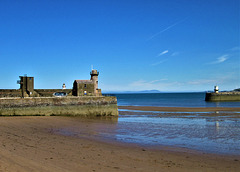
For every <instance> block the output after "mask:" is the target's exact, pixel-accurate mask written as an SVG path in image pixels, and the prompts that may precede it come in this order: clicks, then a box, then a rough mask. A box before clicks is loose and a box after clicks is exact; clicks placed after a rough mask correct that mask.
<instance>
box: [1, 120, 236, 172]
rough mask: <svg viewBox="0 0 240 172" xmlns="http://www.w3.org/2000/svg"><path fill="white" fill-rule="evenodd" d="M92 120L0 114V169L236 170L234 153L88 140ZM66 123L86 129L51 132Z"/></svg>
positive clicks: (52, 171) (92, 132)
mask: <svg viewBox="0 0 240 172" xmlns="http://www.w3.org/2000/svg"><path fill="white" fill-rule="evenodd" d="M92 122H96V120H94V119H84V118H74V117H54V116H51V117H46V116H45V117H40V116H36V117H1V118H0V140H1V144H0V171H1V172H7V171H14V172H15V171H19V172H21V171H24V172H28V171H51V172H55V171H58V172H59V171H61V172H62V171H104V172H105V171H131V172H132V171H151V172H152V171H240V157H239V156H226V155H214V154H204V153H200V152H194V151H190V150H181V149H175V148H171V147H168V148H166V149H165V148H162V149H158V150H156V149H153V148H145V147H140V146H137V145H129V144H120V143H116V142H107V141H104V140H102V141H101V140H99V139H94V137H91V135H94V132H96V131H94V125H93V126H92V125H91V123H92ZM68 126H72V127H74V126H78V127H79V128H80V129H82V130H83V131H85V130H88V129H89V130H91V132H89V136H88V135H85V136H84V137H73V136H64V135H59V134H56V133H55V132H54V131H55V130H56V129H58V128H62V127H68ZM90 127H91V128H90ZM102 127H104V126H102ZM96 129H97V128H96Z"/></svg>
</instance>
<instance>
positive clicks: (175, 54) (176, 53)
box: [171, 52, 179, 56]
mask: <svg viewBox="0 0 240 172" xmlns="http://www.w3.org/2000/svg"><path fill="white" fill-rule="evenodd" d="M177 55H179V52H174V53H172V54H171V56H177Z"/></svg>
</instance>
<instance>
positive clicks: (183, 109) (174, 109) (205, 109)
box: [118, 106, 240, 112]
mask: <svg viewBox="0 0 240 172" xmlns="http://www.w3.org/2000/svg"><path fill="white" fill-rule="evenodd" d="M118 109H128V110H140V111H161V112H216V111H228V112H240V107H154V106H118Z"/></svg>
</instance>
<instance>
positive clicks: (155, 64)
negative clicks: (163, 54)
mask: <svg viewBox="0 0 240 172" xmlns="http://www.w3.org/2000/svg"><path fill="white" fill-rule="evenodd" d="M166 61H167V59H164V60H161V61H159V62H156V63H153V64H151V66H157V65H159V64H161V63H164V62H166Z"/></svg>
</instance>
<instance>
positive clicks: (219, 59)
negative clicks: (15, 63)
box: [208, 54, 229, 64]
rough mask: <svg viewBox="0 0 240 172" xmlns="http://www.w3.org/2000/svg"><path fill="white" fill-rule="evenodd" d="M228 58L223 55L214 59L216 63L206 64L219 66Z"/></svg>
mask: <svg viewBox="0 0 240 172" xmlns="http://www.w3.org/2000/svg"><path fill="white" fill-rule="evenodd" d="M228 58H229V55H228V54H225V55H223V56H220V57H218V58H217V59H216V61H213V62H210V63H208V64H219V63H223V62H225V61H226V60H227V59H228Z"/></svg>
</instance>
